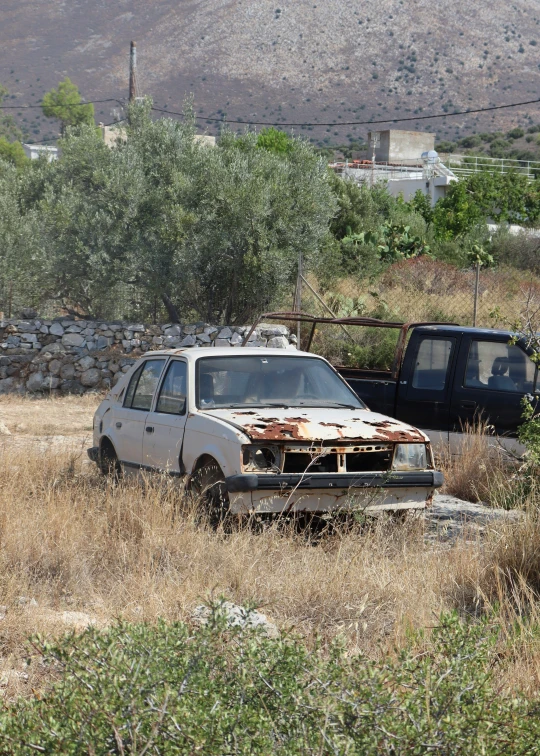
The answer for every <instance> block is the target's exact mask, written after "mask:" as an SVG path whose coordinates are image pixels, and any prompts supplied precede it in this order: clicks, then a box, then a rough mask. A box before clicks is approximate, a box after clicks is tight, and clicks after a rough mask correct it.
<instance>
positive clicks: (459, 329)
mask: <svg viewBox="0 0 540 756" xmlns="http://www.w3.org/2000/svg"><path fill="white" fill-rule="evenodd" d="M414 330H415V331H418V332H421V333H431V332H433V331H437V332H438V333H439V332H441V333H444V332H446V333H472V334H474V335H475V336H486V337H493V336H504V337H506V338H511V337H512V336H515V334H514V333H512V331H505V330H503V329H496V328H477V327H476V326H460V325H443V324H442V323H441V325H424V326H417V327H416V328H415V329H414Z"/></svg>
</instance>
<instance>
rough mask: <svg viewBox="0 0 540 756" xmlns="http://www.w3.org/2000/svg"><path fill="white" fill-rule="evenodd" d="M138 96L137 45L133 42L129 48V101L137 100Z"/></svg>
mask: <svg viewBox="0 0 540 756" xmlns="http://www.w3.org/2000/svg"><path fill="white" fill-rule="evenodd" d="M136 96H137V45H136V44H135V42H132V43H131V46H130V50H129V101H130V102H135V97H136Z"/></svg>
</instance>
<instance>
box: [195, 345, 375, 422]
mask: <svg viewBox="0 0 540 756" xmlns="http://www.w3.org/2000/svg"><path fill="white" fill-rule="evenodd" d="M196 388H197V407H198V408H199V409H214V408H222V409H224V408H236V407H272V406H285V407H341V406H347V407H350V408H352V409H361V408H363V407H364V406H365V405H364V404H363V403H362V402H361V401H360V400H359V399H358V397H357V396H356V394H354V393H353V392H352V390H351V389H350V388H349V387H348V386H347V384H346V383H345V381H343V379H341V378H340V377H339V376H338V375H337V374H336V373H335V372H334V371H333V370H332V368H331V367H330V366H329V365H327V364H326V362H324V360H320V359H318V358H316V357H314V358H306V357H301V358H297V357H278V356H275V355H270V354H266V355H264V354H262V355H261V356H260V357H255V356H246V357H235V359H229V358H227V357H206V358H204V359H200V360H198V361H197V383H196Z"/></svg>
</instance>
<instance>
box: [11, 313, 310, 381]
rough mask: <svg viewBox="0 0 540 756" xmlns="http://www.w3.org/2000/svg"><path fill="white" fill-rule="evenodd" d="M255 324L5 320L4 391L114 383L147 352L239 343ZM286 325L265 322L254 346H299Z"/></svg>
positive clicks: (237, 344) (258, 331)
mask: <svg viewBox="0 0 540 756" xmlns="http://www.w3.org/2000/svg"><path fill="white" fill-rule="evenodd" d="M249 329H250V326H211V325H208V324H206V323H194V324H192V325H175V324H174V325H173V324H170V323H168V324H165V325H145V324H143V323H124V322H113V323H104V322H103V321H90V320H74V319H70V318H56V319H55V320H45V319H42V318H29V319H27V320H0V393H8V392H13V391H17V392H21V393H22V392H26V391H29V392H40V391H41V392H44V391H45V392H54V393H77V394H82V393H84V392H85V391H90V390H94V391H95V390H103V389H107V388H109V387H110V386H113V385H114V384H115V383H116V382H117V381H118V380H120V378H121V376H122V374H123V373H126V372H127V371H128V370H129V368H130V366H131V365H132V364H133V363H134V362H135V361H136V360H137V359H138V358H139V357H140V356H141V355H142V354H144V353H145V352H148V351H151V350H156V349H175V348H178V347H212V346H216V347H237V346H239V345H240V344H241V343H242V340H243V338H244V336H245V334H246V333H247V332H248V331H249ZM295 342H296V337H295V336H294V335H290V334H289V331H288V329H287V328H285V326H281V325H274V324H270V323H261V324H260V325H259V326H258V327H257V329H256V330H255V331H254V332H253V334H252V336H251V338H250V340H249V345H250V346H256V347H261V346H268V347H278V348H293V347H294V345H295Z"/></svg>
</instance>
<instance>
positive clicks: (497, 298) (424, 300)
mask: <svg viewBox="0 0 540 756" xmlns="http://www.w3.org/2000/svg"><path fill="white" fill-rule="evenodd" d="M311 283H312V285H314V286H315V288H316V289H319V288H320V287H319V284H318V282H317V281H316V279H315V278H312V279H311ZM474 289H475V272H474V271H473V270H459V269H458V268H456V267H455V266H454V265H451V264H449V263H444V262H441V261H440V260H433V259H432V258H430V257H427V256H424V257H418V258H413V259H410V260H403V261H400V262H397V263H394V264H393V265H391V266H390V267H389V268H388V269H387V270H386V271H385V272H384V273H383V274H382V275H381V276H380V277H379V278H378V279H377V280H375V281H373V280H360V279H358V278H355V277H354V276H349V277H346V278H342V279H340V280H336V281H334V282H333V283H332V285H331V290H332V294H333V295H334V296H333V297H332V296H330V295H327V297H326V298H327V300H329V301H330V300H332V302H333V303H334V300H336V296H335V295H338V297H337V300H336V301H337V302H338V304H335V303H334V305H333V306H334V308H335V309H337V310H339V312H338V313H337V314H339V315H340V316H341V317H345V316H347V315H349V314H351V313H350V312H349V311H348V309H347V308H350V307H351V306H352V302H353V301H356V300H358V301H359V302H360V307H361V309H362V312H361V313H360V314H364V315H372V316H375V317H383V318H385V319H388V318H389V319H391V320H401V321H404V322H422V321H433V320H435V321H446V322H451V323H459V324H462V325H472V323H473V312H474ZM340 297H341V300H342V302H341V306H340V305H339V298H340ZM530 297H533V298H534V300H535V301H538V298H539V297H540V277H538V276H536V275H533V274H532V273H530V271H521V270H517V269H516V268H512V267H499V268H496V269H486V270H482V271H481V272H480V285H479V299H478V313H477V325H478V326H480V327H487V328H493V327H495V326H498V327H502V328H506V327H508V325H507V324H508V323H513V322H514V321H515V318H516V314H517V313H519V312H521V310H522V309H523V304H524V302H525V301H527V299H528V298H530ZM303 303H304V304H303V309H304V310H305V311H306V312H313V313H318V314H324V315H327V314H328V313H326V312H323V310H322V309H321V305H320V304H319V303H318V302H317V300H316V299H315V297H313V295H311V294H310V292H309V291H307V290H306V291H304V293H303ZM357 306H358V305H357V304H355V307H357ZM285 309H288V305H287V307H286V308H285ZM495 311H496V314H494V313H495ZM354 330H356V329H354ZM353 333H354V331H353Z"/></svg>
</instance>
